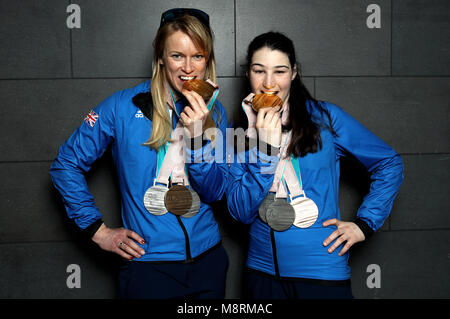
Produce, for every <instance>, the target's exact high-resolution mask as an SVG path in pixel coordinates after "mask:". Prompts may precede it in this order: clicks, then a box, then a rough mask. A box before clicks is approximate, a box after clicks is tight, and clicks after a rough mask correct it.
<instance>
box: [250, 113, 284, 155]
mask: <svg viewBox="0 0 450 319" xmlns="http://www.w3.org/2000/svg"><path fill="white" fill-rule="evenodd" d="M279 110H280V107H275V108H273V107H265V108H262V109H259V110H258V114H257V116H256V128H257V130H258V136H259V139H260V140H261V141H263V142H265V143H266V144H270V145H272V146H274V147H280V145H281V117H280V113H279Z"/></svg>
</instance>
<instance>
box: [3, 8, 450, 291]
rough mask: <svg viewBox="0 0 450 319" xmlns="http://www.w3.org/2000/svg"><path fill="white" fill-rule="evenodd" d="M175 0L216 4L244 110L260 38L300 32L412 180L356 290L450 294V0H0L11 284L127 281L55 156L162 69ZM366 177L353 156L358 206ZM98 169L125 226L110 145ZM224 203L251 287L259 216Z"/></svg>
mask: <svg viewBox="0 0 450 319" xmlns="http://www.w3.org/2000/svg"><path fill="white" fill-rule="evenodd" d="M71 2H73V3H77V4H78V5H80V7H81V10H82V11H81V29H73V30H69V29H68V28H67V27H66V18H67V16H68V13H66V7H67V6H68V5H69V3H71ZM371 3H376V4H378V5H379V6H380V8H381V28H380V29H369V28H367V26H366V18H367V16H368V15H369V14H370V13H367V12H366V8H367V6H368V5H369V4H371ZM171 7H198V8H201V9H203V10H205V11H207V12H208V13H210V16H211V22H212V27H213V29H214V32H215V39H216V40H215V50H216V58H217V65H218V74H219V79H218V83H219V85H220V87H221V92H222V93H221V97H220V99H221V101H222V102H223V104H224V105H225V106H226V108H227V114H228V117H229V118H230V119H232V118H233V116H234V114H235V113H236V110H238V108H239V107H240V99H241V98H242V97H243V94H245V92H242V83H243V82H244V78H243V77H242V76H243V72H242V64H243V63H244V60H245V50H246V47H247V44H248V42H249V41H250V40H251V39H252V38H253V37H254V36H256V35H257V34H259V33H262V32H264V31H268V30H278V31H282V32H284V33H286V34H287V35H289V36H290V37H291V38H292V39H293V40H294V42H295V44H296V47H297V51H298V60H299V62H300V63H301V64H302V71H303V75H304V76H305V79H304V80H305V84H306V86H307V87H308V88H309V89H310V90H311V92H312V93H313V94H314V95H315V97H316V98H318V99H324V100H328V101H330V102H333V103H335V104H337V105H340V106H341V107H343V108H344V109H345V110H346V111H347V112H349V113H350V114H351V115H353V116H354V117H355V118H356V119H358V120H359V121H360V122H361V123H363V124H364V125H365V126H367V127H368V128H369V129H370V130H372V131H373V132H374V133H376V134H377V135H378V136H380V137H381V138H382V139H384V140H385V141H386V142H387V143H389V144H390V145H392V146H393V147H394V148H395V149H396V150H397V151H398V152H399V153H400V154H401V155H402V158H403V162H404V164H405V181H404V184H403V186H402V189H401V191H400V194H399V196H398V198H397V200H396V202H395V204H394V208H393V211H392V214H391V216H390V217H389V219H388V220H387V222H386V223H385V225H384V226H383V227H382V229H381V230H380V231H379V232H378V233H377V234H375V235H374V237H373V238H372V239H371V240H370V241H368V242H365V243H362V244H359V245H357V246H355V247H354V248H353V249H352V255H351V259H350V264H351V266H352V285H353V292H354V295H355V297H357V298H448V297H450V286H449V282H450V275H449V274H448V271H447V270H448V269H449V267H450V258H449V256H450V250H449V248H448V242H450V218H449V214H448V213H449V212H450V205H449V204H448V203H449V202H448V200H447V198H446V197H447V196H448V195H447V194H448V193H449V191H450V175H449V172H450V143H449V136H450V128H449V123H450V106H449V102H448V101H449V100H450V94H449V89H448V88H449V84H450V81H449V77H448V76H449V73H450V61H449V58H448V56H449V46H450V44H449V42H448V37H449V21H450V19H449V18H450V3H449V2H448V1H446V0H434V1H425V0H421V1H419V0H390V1H389V0H379V1H350V0H348V1H347V0H338V1H325V0H319V1H317V0H315V1H312V0H301V1H293V0H279V1H277V2H276V4H274V3H273V1H266V0H259V1H256V0H253V1H251V0H248V1H246V0H228V1H219V0H214V1H200V0H193V1H162V0H155V1H146V0H131V1H112V0H109V1H106V0H96V1H92V0H91V1H86V0H79V1H75V0H73V1H69V0H67V1H60V0H58V1H56V0H46V1H43V0H42V1H31V0H29V1H20V2H19V1H13V0H0V30H1V32H0V56H1V57H2V65H1V67H0V103H1V105H2V107H1V108H0V133H1V134H0V178H1V180H2V184H1V186H0V247H1V249H0V266H1V269H2V272H0V287H1V288H0V298H110V297H115V296H116V275H117V267H118V265H119V264H118V260H117V259H116V258H115V257H114V256H111V255H109V254H107V253H103V252H102V251H100V250H99V249H98V248H97V247H95V245H94V244H92V243H90V242H89V241H86V240H84V239H83V238H81V237H80V235H79V234H78V233H77V231H76V230H75V229H74V227H73V226H72V224H71V223H70V221H68V219H67V217H66V216H65V212H64V208H63V205H62V203H61V202H60V200H59V197H58V194H57V193H56V191H55V190H54V189H53V188H52V186H51V182H50V179H49V176H48V168H49V166H50V164H51V161H52V159H53V158H54V157H55V155H56V153H57V150H58V147H59V145H61V143H63V142H64V141H65V140H66V139H67V138H68V137H69V135H70V134H71V132H72V131H73V130H74V129H75V128H76V127H77V126H78V125H79V124H80V123H81V121H82V120H83V118H84V116H85V114H86V113H87V112H88V111H89V110H90V109H91V108H92V107H93V106H95V105H97V104H98V103H99V102H101V101H102V100H103V99H105V98H106V97H108V96H109V95H110V94H112V93H113V92H114V91H116V90H119V89H123V88H126V87H130V86H133V85H135V84H136V83H139V82H141V81H142V80H144V79H147V78H149V77H150V75H151V68H150V67H151V58H152V52H151V51H152V50H151V48H152V46H151V41H152V39H153V36H154V34H155V31H156V28H157V26H158V23H159V19H160V14H161V12H162V11H163V10H165V9H168V8H171ZM367 177H368V176H367V174H366V173H365V172H364V170H363V169H362V168H361V167H360V166H359V165H358V164H357V163H354V162H351V161H344V162H343V164H342V180H341V193H340V207H341V212H342V218H343V219H345V220H351V219H352V218H353V217H354V215H355V212H356V209H357V207H358V205H359V204H360V202H361V200H362V198H363V197H364V194H365V191H366V190H367V187H368V182H367ZM87 180H88V183H89V186H90V190H91V191H92V193H93V194H94V196H95V198H96V202H97V205H98V206H99V207H100V210H101V211H102V212H103V213H104V219H105V221H106V222H107V224H109V225H113V226H119V225H120V224H121V218H120V211H119V199H118V197H119V193H118V190H117V184H116V181H115V175H114V168H113V165H112V163H111V159H110V157H109V154H108V153H107V154H105V156H104V157H103V158H102V159H101V160H100V161H99V162H98V163H97V164H96V165H95V167H94V168H93V169H92V170H91V172H90V173H89V174H88V176H87ZM215 216H216V219H217V220H218V222H219V226H220V230H221V233H222V235H223V242H224V246H225V248H226V250H227V251H228V254H229V256H230V268H229V273H228V279H227V294H226V296H227V298H239V297H241V295H242V281H243V272H242V269H243V265H244V264H245V248H246V247H245V245H246V244H245V243H246V235H245V234H246V227H245V226H243V225H240V224H238V223H237V222H235V221H234V220H233V219H232V218H231V217H230V216H229V215H228V214H227V212H226V207H225V206H224V203H223V202H219V203H217V204H216V206H215ZM69 264H78V265H80V267H81V270H82V285H81V288H80V289H69V288H67V286H66V279H67V276H68V273H67V272H66V269H67V266H68V265H69ZM371 264H377V265H379V266H380V269H381V287H380V288H372V289H370V288H368V286H367V285H366V280H367V278H368V276H369V275H370V273H369V272H367V267H368V265H371ZM417 287H420V289H418V288H417Z"/></svg>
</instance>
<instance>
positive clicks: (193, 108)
mask: <svg viewBox="0 0 450 319" xmlns="http://www.w3.org/2000/svg"><path fill="white" fill-rule="evenodd" d="M181 93H182V94H183V95H184V96H185V97H186V99H187V100H188V102H189V105H187V106H186V107H185V108H184V109H183V112H181V114H180V117H181V120H182V123H183V125H184V128H185V129H186V130H187V131H188V132H189V134H190V135H189V137H190V138H194V137H198V136H200V135H202V134H203V131H204V130H205V123H206V119H207V118H208V115H209V110H208V108H207V107H206V104H205V101H204V100H203V98H202V97H201V96H200V95H199V94H198V93H197V92H194V91H188V90H183V91H182V92H181Z"/></svg>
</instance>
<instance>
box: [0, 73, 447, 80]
mask: <svg viewBox="0 0 450 319" xmlns="http://www.w3.org/2000/svg"><path fill="white" fill-rule="evenodd" d="M243 77H244V75H236V76H233V75H224V76H217V78H219V79H234V78H243ZM302 78H314V79H321V78H324V79H327V78H337V79H339V78H349V79H351V78H366V79H376V78H379V79H402V78H406V79H408V78H412V79H421V78H425V79H426V78H436V79H448V78H450V75H397V76H389V75H312V74H310V75H302ZM127 79H142V80H147V79H151V77H145V76H142V77H139V76H123V77H121V76H118V77H101V76H99V77H75V76H74V77H59V78H45V77H42V78H8V79H6V78H0V81H39V80H41V81H54V80H127Z"/></svg>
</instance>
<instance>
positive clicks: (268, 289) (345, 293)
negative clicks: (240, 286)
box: [247, 269, 353, 299]
mask: <svg viewBox="0 0 450 319" xmlns="http://www.w3.org/2000/svg"><path fill="white" fill-rule="evenodd" d="M247 297H248V298H250V299H353V294H352V288H351V284H350V280H347V281H336V282H332V281H323V280H300V279H299V280H296V279H292V280H286V279H276V278H275V277H273V276H270V275H267V274H264V273H262V272H259V271H255V270H251V269H250V270H248V271H247Z"/></svg>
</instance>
